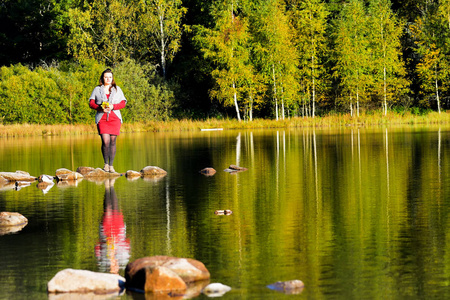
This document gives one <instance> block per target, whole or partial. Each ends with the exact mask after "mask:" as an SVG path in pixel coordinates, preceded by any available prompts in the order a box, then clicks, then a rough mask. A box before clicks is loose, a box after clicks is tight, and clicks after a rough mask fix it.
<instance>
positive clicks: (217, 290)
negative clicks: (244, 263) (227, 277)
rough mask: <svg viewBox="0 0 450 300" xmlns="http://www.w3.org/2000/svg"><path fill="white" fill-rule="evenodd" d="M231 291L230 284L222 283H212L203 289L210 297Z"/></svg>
mask: <svg viewBox="0 0 450 300" xmlns="http://www.w3.org/2000/svg"><path fill="white" fill-rule="evenodd" d="M229 291H231V287H229V286H228V285H224V284H222V283H211V284H208V285H207V286H206V287H205V288H204V289H203V294H206V295H208V296H210V297H220V296H223V295H224V294H225V293H226V292H229Z"/></svg>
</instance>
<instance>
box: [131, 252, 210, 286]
mask: <svg viewBox="0 0 450 300" xmlns="http://www.w3.org/2000/svg"><path fill="white" fill-rule="evenodd" d="M209 277H210V274H209V271H208V269H206V267H205V265H204V264H203V263H201V262H200V261H198V260H195V259H190V258H178V257H169V256H152V257H144V258H140V259H137V260H135V261H133V262H131V263H129V264H128V265H127V267H126V269H125V278H126V286H127V288H132V289H137V290H142V291H145V292H154V293H155V292H156V293H161V292H162V293H169V292H175V293H183V294H185V293H187V290H188V289H189V286H190V283H193V282H199V281H203V282H204V285H206V284H207V283H208V282H207V280H209ZM204 285H203V286H204Z"/></svg>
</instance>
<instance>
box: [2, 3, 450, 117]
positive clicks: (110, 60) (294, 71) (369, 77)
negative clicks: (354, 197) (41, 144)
mask: <svg viewBox="0 0 450 300" xmlns="http://www.w3.org/2000/svg"><path fill="white" fill-rule="evenodd" d="M0 24H2V26H1V28H0V66H2V67H1V69H0V123H3V124H11V123H40V124H67V123H79V124H81V123H89V122H92V111H90V109H89V107H88V97H89V95H90V93H91V91H92V89H93V87H94V86H95V85H96V84H98V79H99V78H98V77H99V74H100V73H101V71H102V70H103V69H104V68H106V67H111V68H112V69H113V71H114V74H115V77H116V80H117V83H118V84H119V85H120V86H121V87H122V88H123V90H124V92H125V95H126V96H127V98H128V106H127V109H126V110H125V111H124V117H125V119H126V120H127V121H129V122H136V121H144V122H145V121H152V120H169V119H172V118H177V119H181V118H187V119H203V118H223V117H233V118H237V119H239V120H252V119H253V118H272V119H276V120H279V119H284V118H288V117H292V116H310V117H314V116H318V115H324V114H329V113H332V112H336V113H349V114H350V115H352V116H357V115H359V114H360V112H362V111H372V110H380V111H382V112H383V113H385V114H386V113H387V112H388V111H390V110H394V111H400V112H403V111H413V112H416V113H417V112H421V111H424V110H429V109H433V110H436V111H438V112H440V111H441V110H442V109H446V108H447V106H448V99H449V81H450V72H449V64H450V59H449V58H450V0H440V1H437V0H426V1H424V0H396V1H395V0H393V1H390V0H348V1H346V0H328V1H320V0H240V1H237V0H214V1H199V0H20V1H17V0H2V1H1V2H0Z"/></svg>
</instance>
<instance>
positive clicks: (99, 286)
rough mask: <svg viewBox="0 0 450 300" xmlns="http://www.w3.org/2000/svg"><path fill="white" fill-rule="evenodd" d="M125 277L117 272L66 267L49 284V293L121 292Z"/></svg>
mask: <svg viewBox="0 0 450 300" xmlns="http://www.w3.org/2000/svg"><path fill="white" fill-rule="evenodd" d="M124 284H125V278H123V277H122V276H120V275H117V274H108V273H98V272H92V271H86V270H75V269H65V270H62V271H59V272H58V273H57V274H56V275H55V277H53V278H52V279H51V280H50V281H49V282H48V284H47V290H48V292H49V293H92V292H94V293H96V294H110V293H119V292H120V291H121V290H122V289H123V287H124Z"/></svg>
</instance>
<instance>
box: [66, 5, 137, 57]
mask: <svg viewBox="0 0 450 300" xmlns="http://www.w3.org/2000/svg"><path fill="white" fill-rule="evenodd" d="M136 9H137V5H136V3H135V1H125V0H93V1H92V2H90V3H89V2H88V3H86V4H85V5H84V7H80V8H73V9H70V11H69V20H70V21H69V26H70V35H69V40H68V49H69V52H70V53H71V54H72V55H73V56H74V57H75V58H77V59H79V60H83V59H87V58H94V59H96V60H98V61H102V62H105V63H106V64H109V65H114V64H116V63H117V62H118V61H120V60H123V59H125V58H127V57H134V55H135V54H136V52H137V49H138V47H137V45H138V40H139V37H140V33H139V31H138V30H137V26H136V17H137V11H136Z"/></svg>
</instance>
